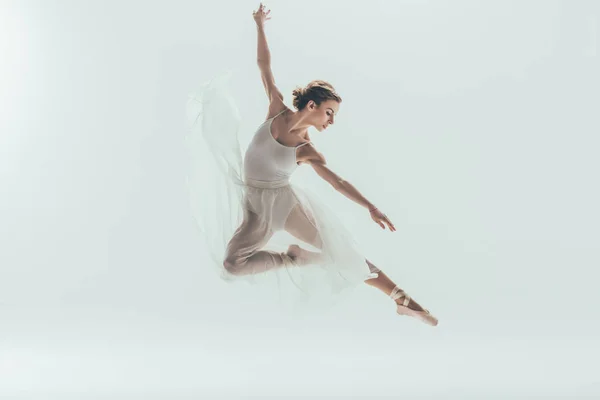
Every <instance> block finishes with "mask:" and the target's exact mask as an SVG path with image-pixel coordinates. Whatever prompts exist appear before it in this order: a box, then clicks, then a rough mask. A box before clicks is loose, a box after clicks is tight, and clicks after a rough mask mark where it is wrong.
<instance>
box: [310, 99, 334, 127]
mask: <svg viewBox="0 0 600 400" xmlns="http://www.w3.org/2000/svg"><path fill="white" fill-rule="evenodd" d="M306 107H307V108H308V111H310V113H311V119H310V122H311V124H312V126H314V127H315V128H316V129H317V130H318V131H319V132H323V131H324V130H325V129H327V127H328V126H329V125H331V124H333V123H334V122H335V118H336V117H337V113H338V111H339V109H340V103H338V102H337V101H335V100H326V101H323V102H321V105H319V106H317V105H316V103H315V102H314V101H312V100H311V101H309V102H308V104H307V105H306Z"/></svg>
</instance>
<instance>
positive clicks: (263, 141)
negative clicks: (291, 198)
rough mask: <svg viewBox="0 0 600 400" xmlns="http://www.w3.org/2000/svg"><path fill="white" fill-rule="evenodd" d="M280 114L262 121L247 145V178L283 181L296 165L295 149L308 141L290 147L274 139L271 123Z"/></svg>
mask: <svg viewBox="0 0 600 400" xmlns="http://www.w3.org/2000/svg"><path fill="white" fill-rule="evenodd" d="M284 111H285V110H284ZM280 114H281V113H279V114H277V115H276V116H275V117H273V118H270V119H268V120H267V121H265V122H264V123H262V124H261V125H260V126H259V127H258V129H257V131H256V133H255V134H254V137H253V138H252V141H251V142H250V144H249V145H248V149H247V150H246V154H245V156H244V175H245V177H246V178H247V179H248V178H249V179H252V180H258V181H268V182H275V181H283V182H284V181H286V180H289V178H290V177H291V175H292V174H293V173H294V171H295V170H296V168H297V167H298V164H296V149H297V148H298V147H300V146H303V145H304V144H306V143H308V142H306V143H302V144H300V145H298V146H295V147H292V146H285V145H283V144H281V143H279V142H278V141H277V140H275V138H274V137H273V135H272V134H271V124H272V123H273V120H274V119H275V118H276V117H277V116H278V115H280Z"/></svg>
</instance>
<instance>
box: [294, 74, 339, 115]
mask: <svg viewBox="0 0 600 400" xmlns="http://www.w3.org/2000/svg"><path fill="white" fill-rule="evenodd" d="M292 96H294V107H295V108H296V109H297V110H298V111H300V110H302V109H303V108H304V107H306V105H307V104H308V102H309V101H311V100H312V101H314V102H315V103H316V104H317V106H320V105H321V102H323V101H327V100H335V101H337V102H338V103H341V102H342V98H341V97H340V95H338V94H337V93H336V91H335V89H334V88H333V86H331V84H330V83H328V82H325V81H321V80H314V81H311V82H310V83H309V84H308V85H306V87H305V88H301V87H296V89H294V91H293V92H292Z"/></svg>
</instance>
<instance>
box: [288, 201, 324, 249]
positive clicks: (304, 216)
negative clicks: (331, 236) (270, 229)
mask: <svg viewBox="0 0 600 400" xmlns="http://www.w3.org/2000/svg"><path fill="white" fill-rule="evenodd" d="M284 229H285V230H286V232H288V233H289V234H291V235H292V236H294V237H296V238H298V239H300V240H302V241H303V242H306V243H308V244H310V245H311V246H314V247H316V248H318V249H322V248H323V241H322V240H321V235H320V234H319V230H318V229H317V227H316V224H315V218H314V216H313V215H312V214H311V213H310V212H309V211H308V210H305V209H304V208H303V207H301V206H300V204H297V205H296V206H294V208H293V209H292V211H291V212H290V213H289V215H288V217H287V219H286V221H285V225H284Z"/></svg>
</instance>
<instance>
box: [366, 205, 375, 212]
mask: <svg viewBox="0 0 600 400" xmlns="http://www.w3.org/2000/svg"><path fill="white" fill-rule="evenodd" d="M367 208H368V209H369V212H373V211H375V210H377V207H375V206H374V205H372V204H371V205H370V206H368V207H367Z"/></svg>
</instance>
